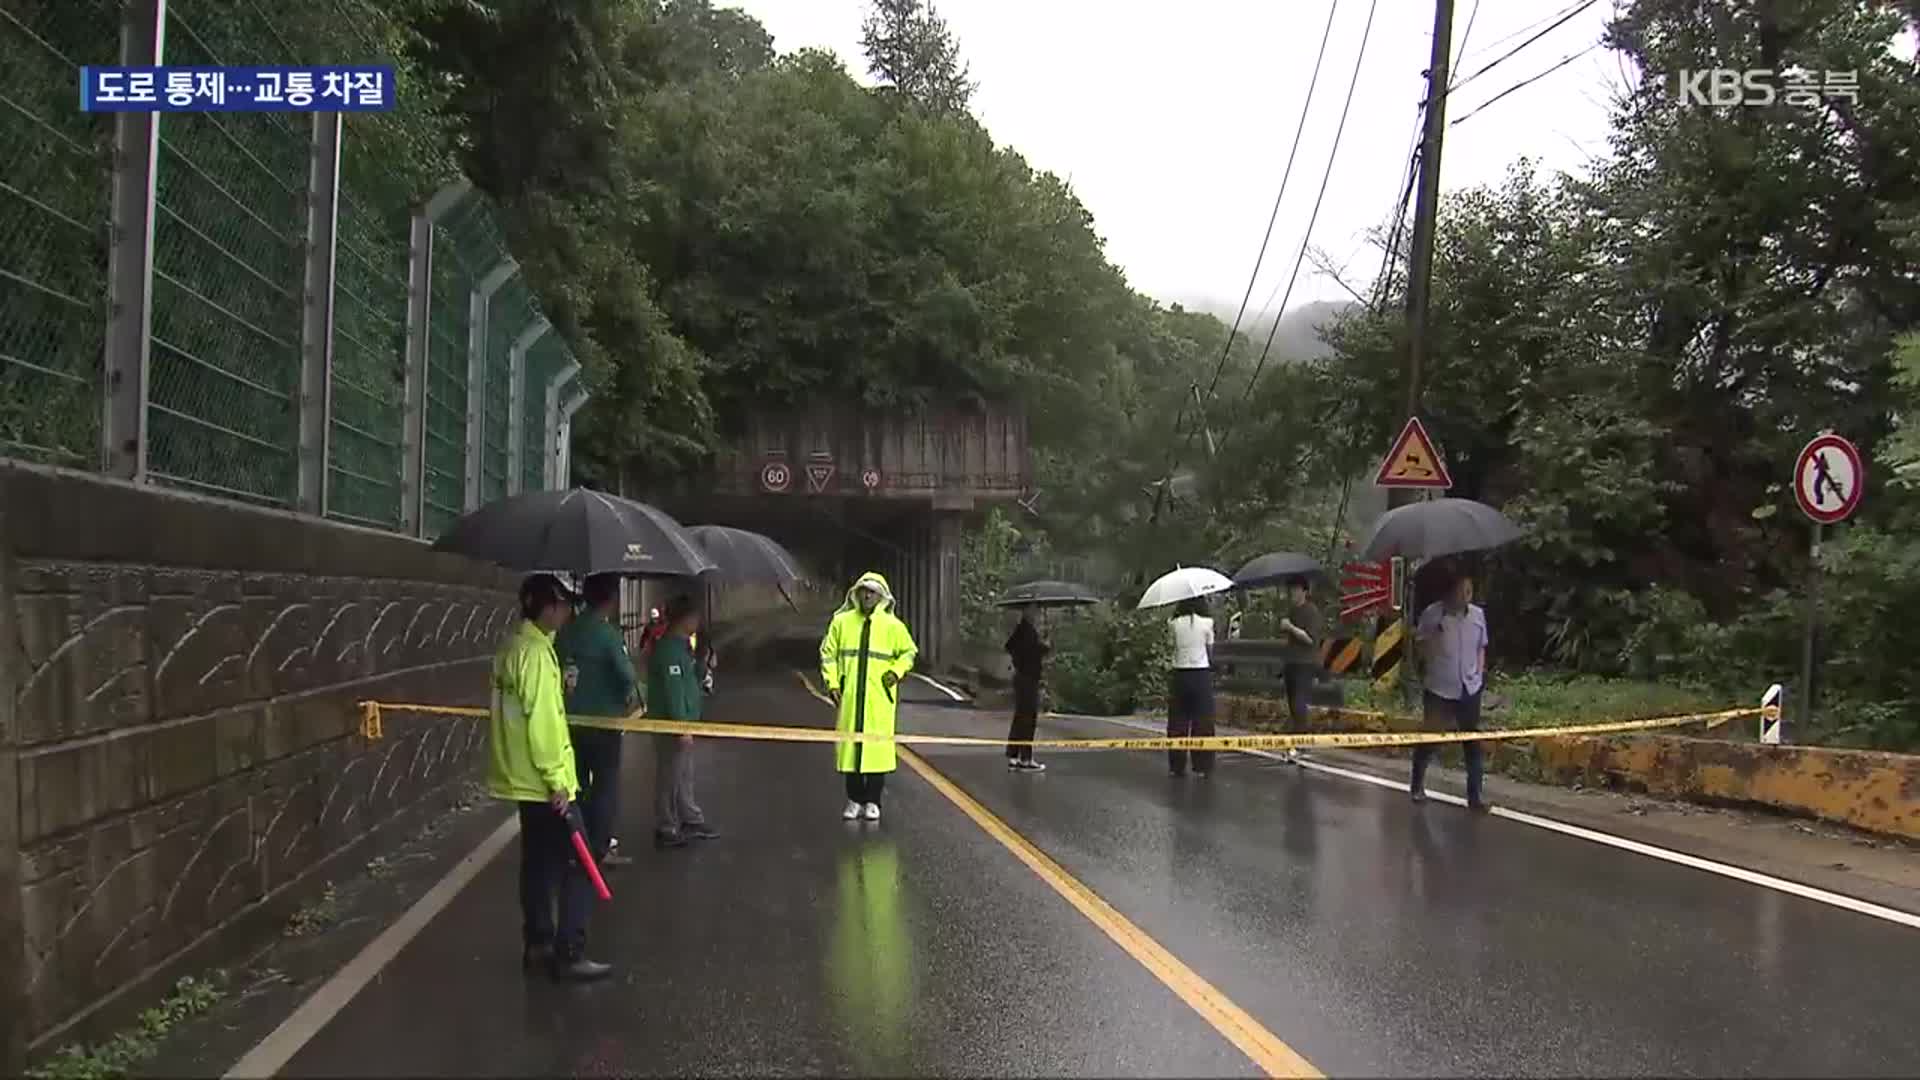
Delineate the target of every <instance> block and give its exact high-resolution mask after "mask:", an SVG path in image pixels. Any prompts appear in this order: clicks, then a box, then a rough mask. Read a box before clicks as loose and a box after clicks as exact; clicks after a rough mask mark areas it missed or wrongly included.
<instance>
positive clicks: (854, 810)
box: [840, 802, 860, 821]
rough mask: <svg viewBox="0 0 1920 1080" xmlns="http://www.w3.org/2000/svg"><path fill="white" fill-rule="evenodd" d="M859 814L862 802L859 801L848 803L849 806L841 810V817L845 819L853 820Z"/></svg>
mask: <svg viewBox="0 0 1920 1080" xmlns="http://www.w3.org/2000/svg"><path fill="white" fill-rule="evenodd" d="M859 816H860V804H859V803H857V802H849V803H847V808H846V809H845V810H842V811H840V817H841V819H842V820H845V821H853V820H854V819H856V818H858V817H859Z"/></svg>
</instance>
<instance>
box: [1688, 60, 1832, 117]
mask: <svg viewBox="0 0 1920 1080" xmlns="http://www.w3.org/2000/svg"><path fill="white" fill-rule="evenodd" d="M1671 83H1672V89H1673V96H1674V100H1676V101H1678V102H1679V103H1680V104H1681V105H1685V106H1701V105H1712V106H1717V107H1720V108H1729V107H1733V106H1740V107H1745V108H1763V107H1765V106H1768V105H1772V104H1774V103H1776V102H1784V103H1785V104H1787V105H1791V106H1794V107H1795V108H1803V109H1812V108H1818V107H1819V106H1820V104H1821V103H1822V102H1824V101H1846V102H1849V103H1852V104H1858V103H1859V101H1860V73H1859V72H1858V71H1806V70H1801V69H1795V70H1791V71H1775V70H1774V69H1772V68H1682V69H1680V70H1679V71H1677V72H1675V73H1674V74H1673V75H1672V77H1671Z"/></svg>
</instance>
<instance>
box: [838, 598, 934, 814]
mask: <svg viewBox="0 0 1920 1080" xmlns="http://www.w3.org/2000/svg"><path fill="white" fill-rule="evenodd" d="M918 652H919V649H918V648H917V647H916V646H915V645H914V643H913V635H912V634H911V633H908V632H907V624H906V623H903V622H901V621H900V619H899V618H898V617H897V616H895V615H894V613H893V589H892V588H891V587H890V586H889V585H888V584H887V579H886V578H884V577H881V576H880V575H879V574H875V573H866V574H862V575H860V579H859V580H858V581H855V582H854V583H853V588H851V589H848V590H847V600H846V603H844V604H841V605H840V610H839V611H837V612H835V613H834V616H833V621H831V622H829V623H828V624H827V634H826V636H825V637H823V638H821V639H820V681H821V682H822V683H823V684H824V685H825V686H826V688H827V693H829V694H831V695H832V696H833V703H834V706H835V708H836V709H837V710H838V712H839V715H838V719H837V721H836V726H837V727H838V728H839V729H840V730H841V731H851V732H869V733H871V734H874V735H892V734H893V719H894V712H895V709H896V707H897V706H898V705H899V702H900V680H901V679H903V678H905V677H906V675H907V672H909V671H912V670H913V661H914V657H915V656H916V655H917V654H918ZM895 762H896V757H895V754H894V746H893V743H891V742H873V743H868V742H844V743H840V744H839V745H838V747H837V751H836V754H835V764H836V767H837V768H838V769H839V770H840V772H841V773H843V774H844V775H845V776H846V784H847V807H846V810H845V811H844V812H843V813H842V814H841V817H843V818H845V819H846V820H848V821H852V820H854V819H855V818H858V817H860V816H862V815H863V814H864V815H865V817H866V819H867V820H868V821H879V820H880V792H881V789H882V788H883V787H885V786H886V781H887V774H888V773H890V772H892V771H893V770H894V765H895Z"/></svg>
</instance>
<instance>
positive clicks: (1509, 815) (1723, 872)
mask: <svg viewBox="0 0 1920 1080" xmlns="http://www.w3.org/2000/svg"><path fill="white" fill-rule="evenodd" d="M1048 715H1051V716H1058V717H1060V718H1062V719H1067V720H1100V721H1104V722H1106V723H1109V724H1118V725H1119V726H1121V727H1128V728H1134V729H1136V730H1139V731H1156V732H1157V731H1159V730H1160V729H1159V727H1157V726H1156V725H1153V724H1146V723H1142V722H1140V721H1138V720H1129V719H1124V718H1121V717H1117V716H1081V715H1076V714H1072V713H1050V714H1048ZM1231 752H1232V753H1238V754H1251V755H1253V756H1254V757H1263V758H1267V759H1269V760H1271V761H1285V760H1286V758H1284V757H1282V756H1281V755H1279V754H1276V753H1274V752H1273V751H1271V750H1235V751H1231ZM1300 764H1301V766H1302V767H1304V768H1308V769H1312V770H1313V771H1315V772H1321V773H1326V774H1327V775H1329V776H1338V777H1341V778H1343V779H1347V780H1357V781H1359V782H1361V783H1363V784H1372V785H1373V786H1375V787H1381V788H1386V789H1388V790H1390V791H1399V792H1403V793H1404V792H1405V791H1406V790H1407V785H1406V784H1405V783H1404V782H1401V781H1398V780H1390V779H1388V778H1386V777H1384V776H1375V775H1373V774H1372V773H1365V772H1359V771H1357V770H1354V769H1342V768H1340V767H1338V766H1335V765H1322V764H1321V763H1319V762H1317V761H1309V760H1306V759H1304V758H1303V759H1302V760H1301V762H1300ZM1427 798H1429V799H1431V800H1433V801H1435V802H1443V803H1451V804H1452V805H1454V806H1465V805H1467V800H1465V799H1463V798H1461V797H1460V796H1458V795H1449V794H1447V793H1446V792H1444V791H1429V792H1427ZM1493 816H1494V817H1502V818H1506V819H1507V820H1509V821H1517V822H1519V823H1520V824H1522V825H1531V826H1533V827H1534V828H1536V829H1546V830H1547V831H1548V832H1557V833H1560V834H1562V835H1565V836H1572V837H1576V838H1578V839H1581V840H1590V841H1592V842H1594V843H1596V844H1605V845H1606V846H1608V847H1615V848H1619V849H1620V850H1622V851H1631V852H1633V853H1635V854H1637V855H1645V856H1647V857H1648V858H1652V859H1660V860H1663V861H1665V862H1670V863H1676V864H1678V865H1680V866H1690V867H1692V868H1693V869H1695V870H1705V871H1706V872H1707V873H1709V874H1719V875H1720V876H1721V877H1728V878H1732V879H1734V880H1735V881H1744V882H1746V883H1747V884H1749V885H1758V886H1760V887H1761V888H1763V889H1772V890H1774V891H1776V892H1783V893H1787V894H1789V895H1791V896H1798V897H1802V898H1804V899H1807V900H1814V901H1818V902H1819V903H1822V904H1828V905H1830V906H1832V907H1837V908H1844V909H1846V910H1848V911H1852V912H1857V913H1859V914H1861V915H1870V916H1872V917H1873V918H1876V919H1884V920H1886V921H1887V922H1891V923H1899V924H1900V925H1901V926H1908V927H1912V928H1914V929H1917V930H1920V914H1916V913H1914V912H1910V911H1901V910H1900V909H1898V908H1890V907H1885V906H1883V905H1880V904H1875V903H1871V902H1869V901H1866V900H1861V899H1858V898H1856V897H1852V896H1847V895H1844V894H1842V893H1836V892H1828V891H1827V890H1826V889H1817V888H1814V887H1813V886H1811V885H1802V884H1800V883H1799V882H1797V881H1788V880H1787V879H1785V878H1778V877H1774V876H1773V875H1772V874H1763V873H1761V872H1759V871H1758V870H1749V869H1747V868H1746V867H1744V866H1734V865H1732V864H1730V863H1723V862H1715V861H1713V860H1712V859H1703V858H1701V857H1699V856H1698V855H1689V854H1687V853H1686V852H1684V851H1674V850H1671V849H1669V848H1663V847H1659V846H1656V845H1654V844H1647V843H1642V842H1640V841H1638V840H1629V839H1627V838H1626V837H1624V836H1615V835H1613V834H1612V833H1605V832H1601V831H1599V830H1598V829H1589V828H1585V827H1584V826H1580V825H1570V824H1568V823H1566V822H1564V821H1555V820H1553V819H1552V818H1544V817H1540V816H1538V815H1535V814H1528V813H1523V812H1521V811H1518V810H1509V809H1507V808H1506V807H1504V806H1496V807H1494V808H1493Z"/></svg>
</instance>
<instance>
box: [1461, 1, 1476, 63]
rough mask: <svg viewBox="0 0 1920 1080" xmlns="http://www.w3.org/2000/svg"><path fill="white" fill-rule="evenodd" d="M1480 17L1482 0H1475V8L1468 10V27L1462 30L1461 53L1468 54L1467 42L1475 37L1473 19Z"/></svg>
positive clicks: (1462, 54)
mask: <svg viewBox="0 0 1920 1080" xmlns="http://www.w3.org/2000/svg"><path fill="white" fill-rule="evenodd" d="M1479 17H1480V0H1473V10H1472V11H1469V12H1467V28H1466V29H1465V30H1463V31H1461V32H1460V55H1461V56H1465V55H1467V42H1468V41H1471V40H1472V39H1473V20H1475V19H1477V18H1479Z"/></svg>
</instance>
